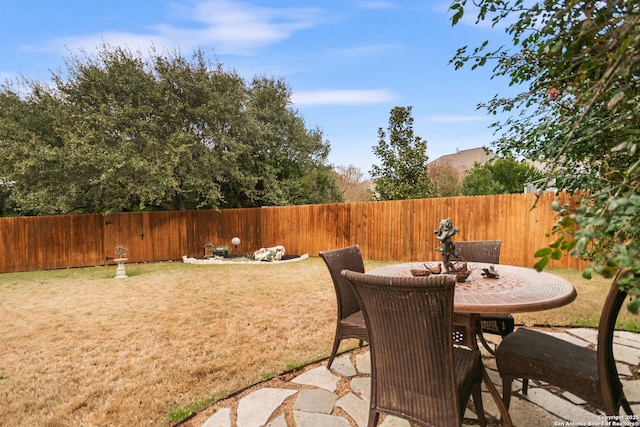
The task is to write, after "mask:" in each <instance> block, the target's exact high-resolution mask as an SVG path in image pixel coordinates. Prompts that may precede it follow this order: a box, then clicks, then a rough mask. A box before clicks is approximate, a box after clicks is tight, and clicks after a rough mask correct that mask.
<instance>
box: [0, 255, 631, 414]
mask: <svg viewBox="0 0 640 427" xmlns="http://www.w3.org/2000/svg"><path fill="white" fill-rule="evenodd" d="M387 264H390V262H382V261H366V262H365V267H366V269H367V270H370V269H373V268H375V267H379V266H383V265H387ZM126 270H127V275H128V276H129V277H128V278H126V279H115V273H116V267H115V266H107V267H91V268H74V269H67V270H53V271H35V272H24V273H6V274H0V312H1V313H2V319H3V321H2V322H0V336H2V337H3V342H5V343H8V345H5V346H0V367H2V375H1V376H0V380H1V381H2V387H0V401H1V402H3V405H0V419H2V423H3V424H6V425H11V426H32V425H154V426H170V425H174V424H176V423H178V422H180V421H181V420H185V419H187V418H189V417H191V416H192V415H193V414H194V413H197V412H200V411H202V410H203V409H204V408H207V407H209V406H211V405H213V404H214V403H215V402H217V401H218V400H219V399H221V398H223V397H224V396H228V394H227V393H226V392H224V391H225V390H232V392H233V393H235V392H236V391H239V390H243V389H245V388H247V387H249V386H251V385H253V384H256V383H258V382H261V381H264V380H266V379H268V378H272V377H275V376H277V375H279V374H280V373H283V372H287V371H291V370H295V369H298V368H300V367H302V366H304V365H305V364H308V363H313V362H315V361H318V360H321V359H324V358H326V357H328V356H329V353H330V351H331V346H332V343H333V335H334V332H335V313H336V307H335V295H334V290H333V285H332V283H331V278H330V276H329V273H328V271H327V269H326V266H325V265H324V263H323V262H322V260H321V259H319V258H316V257H313V258H309V259H307V260H303V261H300V262H294V263H284V264H280V265H268V266H264V265H257V266H256V265H255V264H244V263H233V264H218V265H215V264H214V265H195V264H184V263H182V262H174V263H171V262H167V263H155V264H127V266H126ZM549 272H550V273H553V274H558V275H560V276H562V277H565V278H567V279H568V280H570V281H571V282H572V283H573V284H574V285H575V286H576V289H577V291H578V298H577V299H576V301H575V302H573V303H572V304H570V305H568V306H565V307H561V308H559V309H554V310H548V311H543V312H537V313H522V314H514V317H515V319H516V323H518V324H524V325H548V326H559V327H562V326H590V327H592V326H595V325H596V324H597V320H596V319H597V316H598V314H599V313H600V310H601V307H602V303H603V301H604V297H605V295H606V293H607V291H608V289H609V286H610V281H607V280H605V279H600V278H594V279H593V280H591V281H588V280H586V279H583V278H582V276H581V274H580V272H575V271H572V270H549ZM639 320H640V319H639V317H638V316H634V315H632V314H630V313H628V312H626V309H624V308H623V312H622V314H621V316H620V325H621V327H622V328H624V329H627V330H632V331H640V322H639ZM356 346H357V340H348V341H345V342H344V344H343V345H342V346H341V351H345V350H350V349H353V348H356ZM292 361H293V362H292ZM267 377H268V378H267ZM34 396H37V398H34ZM202 396H212V397H210V398H207V399H204V400H203V399H202ZM194 402H195V403H194Z"/></svg>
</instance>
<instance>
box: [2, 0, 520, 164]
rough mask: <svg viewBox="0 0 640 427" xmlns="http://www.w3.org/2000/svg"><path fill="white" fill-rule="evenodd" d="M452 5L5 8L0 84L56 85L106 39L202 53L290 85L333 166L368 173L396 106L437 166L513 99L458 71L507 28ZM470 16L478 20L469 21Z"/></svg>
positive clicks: (217, 3) (146, 1) (225, 2)
mask: <svg viewBox="0 0 640 427" xmlns="http://www.w3.org/2000/svg"><path fill="white" fill-rule="evenodd" d="M449 5H450V3H449V2H448V1H439V0H422V1H414V0H411V1H356V0H315V1H306V0H297V1H295V0H281V1H278V0H272V1H265V0H247V1H232V0H172V1H165V0H126V1H123V0H110V1H101V2H90V1H70V0H58V1H42V0H22V1H20V2H18V1H15V0H0V58H2V59H1V61H0V80H4V79H6V78H13V77H16V76H18V75H24V76H25V77H27V78H30V79H35V80H38V81H43V82H44V81H48V80H49V79H50V77H51V72H50V70H55V69H58V68H62V69H63V70H64V59H65V58H68V57H70V56H71V55H72V54H77V53H78V52H80V49H83V50H84V51H86V52H95V50H96V47H97V46H99V45H100V44H102V43H103V42H106V43H108V44H110V45H123V46H127V47H129V48H131V49H133V50H140V51H142V52H143V53H146V52H148V51H149V48H150V47H151V46H154V47H155V48H156V49H157V48H160V49H163V48H169V49H175V48H179V49H180V52H181V53H182V54H183V55H184V56H185V57H190V54H191V53H192V52H193V51H194V50H195V49H198V48H200V49H202V50H203V51H204V52H205V54H206V55H207V57H208V58H209V59H211V60H212V61H214V60H215V59H216V58H217V59H218V60H220V61H221V62H222V63H223V64H224V65H225V67H226V68H227V69H229V70H231V69H232V70H235V71H236V72H238V73H239V74H240V75H242V76H243V77H246V78H247V79H250V78H251V77H253V76H255V75H266V76H268V77H274V78H283V79H284V80H285V81H286V82H287V84H288V85H289V87H290V88H291V90H292V91H293V102H294V104H295V107H296V108H297V109H298V111H299V113H300V115H301V116H302V117H303V118H304V120H305V122H306V125H307V128H315V127H318V128H319V129H320V130H322V132H323V134H324V136H325V139H327V140H328V141H329V142H330V144H331V154H330V156H329V161H330V163H332V164H333V165H336V166H339V165H342V166H348V165H354V166H356V167H358V168H360V169H361V171H362V172H363V173H365V174H367V173H368V171H369V170H370V169H371V165H373V164H374V163H377V162H378V159H377V158H376V157H375V155H374V154H373V150H372V147H373V146H374V145H377V143H378V128H380V127H382V128H384V129H385V130H386V127H387V125H388V121H389V112H390V111H391V109H392V108H393V107H395V106H403V107H406V106H412V107H413V118H414V131H415V134H416V135H417V136H420V137H421V138H423V139H426V140H427V142H428V149H427V154H428V155H429V158H430V160H435V159H436V158H437V157H439V156H442V155H445V154H451V153H455V152H456V150H464V149H469V148H475V147H480V146H483V145H488V144H489V143H490V142H491V141H492V140H493V139H494V136H493V131H492V130H491V129H489V127H488V126H489V124H490V123H491V122H492V121H494V120H495V118H494V117H489V116H487V115H486V113H485V112H484V111H482V110H477V109H476V106H477V104H478V103H480V102H484V101H488V100H490V99H491V98H492V97H493V96H494V95H495V94H496V93H503V92H504V91H506V90H508V86H507V84H506V82H505V81H496V80H491V79H490V78H489V77H490V75H489V71H490V70H489V69H487V70H475V71H470V70H469V69H464V70H457V71H456V70H455V69H454V67H453V66H452V65H449V64H448V62H449V59H451V57H452V56H453V55H454V54H455V52H456V50H457V48H459V47H461V46H463V45H467V44H468V45H471V46H475V45H476V44H479V43H480V42H482V41H483V40H485V39H487V38H490V39H492V40H493V39H504V34H503V32H502V30H499V29H491V28H490V27H488V26H487V25H479V26H478V25H473V21H472V20H471V19H468V20H467V19H465V21H466V22H464V23H462V24H459V25H457V26H456V27H451V23H450V21H449V15H450V14H449V12H448V7H449ZM469 18H470V17H469Z"/></svg>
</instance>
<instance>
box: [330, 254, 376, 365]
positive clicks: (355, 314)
mask: <svg viewBox="0 0 640 427" xmlns="http://www.w3.org/2000/svg"><path fill="white" fill-rule="evenodd" d="M319 255H320V257H321V258H322V259H323V260H324V262H325V264H326V265H327V268H328V269H329V273H330V274H331V280H333V286H334V288H335V291H336V298H337V306H338V317H337V321H336V334H335V338H334V340H333V348H332V350H331V356H330V357H329V362H328V363H327V368H330V367H331V364H332V363H333V359H334V358H335V357H336V353H337V352H338V347H339V346H340V342H341V341H342V340H343V339H346V338H356V339H358V340H359V344H360V347H362V344H363V341H367V342H369V334H367V326H366V325H365V323H364V317H363V315H362V310H361V309H360V305H358V300H357V299H356V296H355V295H354V293H353V289H352V288H351V285H350V284H349V282H348V281H347V280H346V279H345V278H344V277H342V275H341V274H340V272H341V271H342V270H353V271H358V272H360V273H364V261H363V260H362V254H361V253H360V248H359V247H358V245H354V246H349V247H346V248H342V249H336V250H332V251H322V252H320V253H319Z"/></svg>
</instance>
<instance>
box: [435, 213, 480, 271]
mask: <svg viewBox="0 0 640 427" xmlns="http://www.w3.org/2000/svg"><path fill="white" fill-rule="evenodd" d="M459 231H460V229H459V228H458V227H456V226H454V225H453V221H451V218H446V219H443V220H442V221H440V226H439V227H438V229H437V230H434V232H433V234H435V235H436V238H437V239H438V240H439V241H440V243H441V244H442V246H441V247H439V248H436V250H437V251H439V252H442V264H443V265H444V271H445V272H446V273H448V274H455V275H456V276H457V277H458V281H459V282H464V281H465V280H467V277H469V274H471V272H470V271H469V270H468V269H467V262H466V260H465V259H464V258H463V257H462V256H461V255H460V254H459V253H458V251H456V245H455V244H454V243H453V241H452V240H451V238H452V237H453V236H454V235H455V234H456V233H457V232H459Z"/></svg>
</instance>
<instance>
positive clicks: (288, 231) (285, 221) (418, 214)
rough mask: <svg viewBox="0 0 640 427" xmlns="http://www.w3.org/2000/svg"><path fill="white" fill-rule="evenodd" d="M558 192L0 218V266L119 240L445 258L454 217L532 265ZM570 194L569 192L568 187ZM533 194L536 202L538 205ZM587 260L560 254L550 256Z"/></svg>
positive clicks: (110, 254) (512, 260) (515, 261)
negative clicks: (444, 236) (236, 241)
mask: <svg viewBox="0 0 640 427" xmlns="http://www.w3.org/2000/svg"><path fill="white" fill-rule="evenodd" d="M554 198H555V195H554V194H553V193H545V194H542V195H541V196H540V199H539V200H537V203H536V196H535V195H533V194H504V195H492V196H472V197H450V198H435V199H414V200H398V201H388V202H362V203H336V204H322V205H304V206H287V207H264V208H250V209H225V210H218V211H216V210H200V211H170V212H136V213H115V214H108V215H59V216H43V217H10V218H0V273H7V272H15V271H31V270H47V269H58V268H71V267H86V266H97V265H107V264H113V263H114V261H113V259H114V258H116V257H117V255H116V254H115V247H116V246H117V245H119V244H123V245H125V246H127V248H128V249H129V253H128V262H154V261H169V260H180V259H182V257H183V256H187V257H196V258H197V257H202V256H203V255H204V246H205V244H207V243H212V244H213V245H216V246H230V245H231V243H230V242H231V239H232V238H233V237H239V238H240V240H241V243H240V245H239V246H238V248H237V249H234V250H235V251H236V252H238V253H247V254H249V253H253V252H254V251H255V250H257V249H259V248H262V247H270V246H276V245H283V246H284V247H285V249H286V252H287V253H288V254H297V255H302V254H309V255H310V256H317V254H318V252H319V251H322V250H329V249H335V248H339V247H344V246H348V245H353V244H358V245H360V248H361V251H362V254H363V256H364V257H365V258H366V259H373V260H397V261H423V260H424V261H426V260H438V259H439V258H440V254H439V252H437V251H436V247H438V246H440V245H439V243H438V241H437V240H436V237H435V235H434V233H433V232H434V230H435V229H437V228H438V224H439V223H440V220H441V219H443V218H451V219H452V220H453V223H454V225H456V226H457V227H459V228H460V232H459V233H458V234H456V235H455V236H454V239H453V240H454V243H455V241H456V240H495V239H499V240H502V250H501V257H500V261H501V263H503V264H511V265H518V266H527V267H530V266H532V265H533V264H534V263H535V262H536V258H535V257H534V256H533V254H534V252H535V251H536V250H538V249H540V248H542V247H546V246H547V245H548V244H549V243H550V242H551V241H552V240H553V237H548V236H547V234H548V233H549V232H550V231H551V228H552V226H553V224H554V223H555V222H556V221H557V219H558V218H557V216H556V213H555V212H554V211H552V210H551V209H550V204H551V202H552V201H553V200H554ZM565 199H567V200H570V198H569V197H568V196H566V197H565ZM534 204H535V208H533V206H534ZM550 266H552V267H559V268H583V267H585V266H586V264H585V263H584V262H583V261H579V260H577V259H575V258H571V257H563V258H562V259H561V260H559V261H553V262H552V264H551V265H550Z"/></svg>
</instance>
